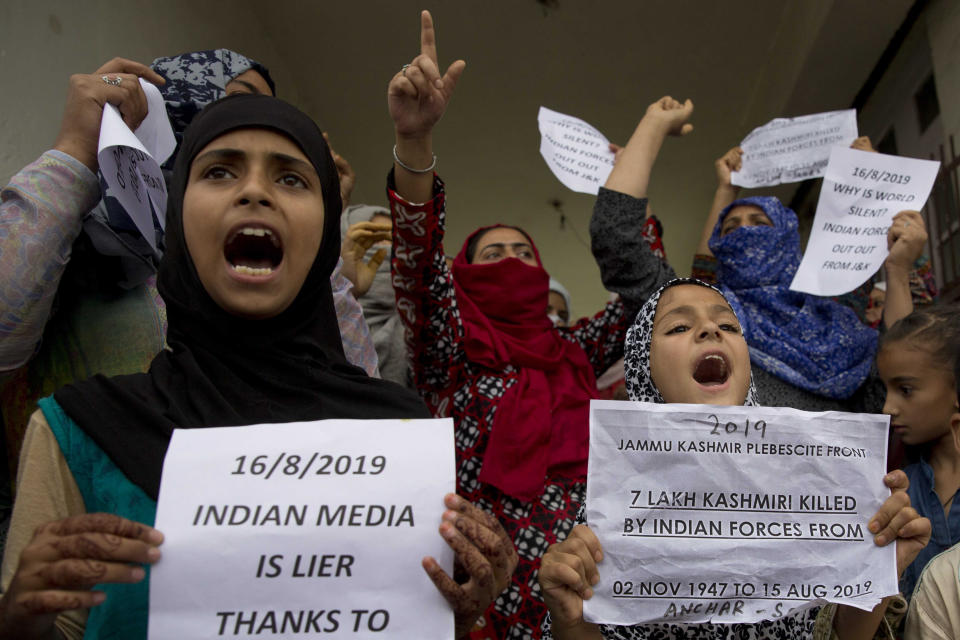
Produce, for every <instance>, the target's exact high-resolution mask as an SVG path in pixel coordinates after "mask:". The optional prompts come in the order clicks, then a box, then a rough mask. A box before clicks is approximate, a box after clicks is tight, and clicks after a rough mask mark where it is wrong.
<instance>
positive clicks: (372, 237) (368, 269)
mask: <svg viewBox="0 0 960 640" xmlns="http://www.w3.org/2000/svg"><path fill="white" fill-rule="evenodd" d="M392 228H393V225H391V224H390V223H378V222H358V223H356V224H353V225H350V228H349V229H347V235H346V237H344V239H343V245H342V246H341V247H340V257H342V258H343V269H342V270H341V273H342V274H343V275H344V277H345V278H347V280H349V281H350V282H352V283H353V295H354V297H356V298H359V297H360V296H362V295H363V294H365V293H366V292H367V291H369V289H370V285H371V284H373V278H374V276H376V275H377V269H378V268H379V267H380V264H381V263H382V262H383V261H384V259H385V258H386V257H387V248H386V247H384V248H382V249H379V250H378V251H377V252H376V253H375V254H373V256H371V257H370V259H369V260H367V261H364V258H365V257H366V255H367V251H368V250H369V249H370V247H372V246H373V245H374V243H377V242H383V241H389V240H390V237H391V229H392Z"/></svg>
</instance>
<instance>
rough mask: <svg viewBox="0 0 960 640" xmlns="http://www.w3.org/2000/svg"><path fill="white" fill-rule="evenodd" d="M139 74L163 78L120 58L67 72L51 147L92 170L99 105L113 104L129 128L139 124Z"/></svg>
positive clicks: (142, 104)
mask: <svg viewBox="0 0 960 640" xmlns="http://www.w3.org/2000/svg"><path fill="white" fill-rule="evenodd" d="M139 78H144V79H145V80H147V81H148V82H152V83H153V84H156V85H162V84H164V83H165V82H166V81H165V80H164V79H163V78H162V77H161V76H160V75H158V74H157V73H156V72H155V71H154V70H153V69H151V68H150V67H148V66H146V65H143V64H140V63H139V62H133V61H132V60H125V59H124V58H114V59H113V60H111V61H110V62H108V63H106V64H105V65H103V66H102V67H100V68H99V69H97V70H96V71H95V72H94V73H92V74H74V75H72V76H70V88H69V90H68V92H67V103H66V106H65V107H64V110H63V121H62V122H61V125H60V133H59V134H58V135H57V140H56V142H55V143H54V145H53V148H54V149H57V150H58V151H63V152H64V153H66V154H68V155H70V156H72V157H74V158H76V159H77V160H79V161H80V162H82V163H83V164H85V165H86V166H87V167H89V168H90V170H91V171H96V170H97V144H98V143H99V141H100V120H101V118H102V117H103V105H105V104H106V103H108V102H109V103H110V104H112V105H114V106H115V107H117V109H119V111H120V115H121V116H123V121H124V122H125V123H126V124H127V126H128V127H130V129H136V128H137V127H138V126H140V123H141V122H142V121H143V119H144V118H145V117H146V116H147V97H146V95H144V93H143V88H142V87H141V86H140V80H139Z"/></svg>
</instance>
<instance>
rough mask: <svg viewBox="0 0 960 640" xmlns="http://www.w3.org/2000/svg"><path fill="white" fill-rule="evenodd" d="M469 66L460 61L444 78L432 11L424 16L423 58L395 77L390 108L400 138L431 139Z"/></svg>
mask: <svg viewBox="0 0 960 640" xmlns="http://www.w3.org/2000/svg"><path fill="white" fill-rule="evenodd" d="M466 66H467V63H466V62H464V61H463V60H457V61H455V62H453V63H452V64H451V65H450V66H449V67H447V70H446V72H445V73H444V74H443V75H442V76H441V75H440V65H439V62H438V59H437V37H436V32H435V30H434V28H433V18H432V17H431V16H430V12H429V11H423V12H422V13H421V14H420V55H418V56H417V57H416V58H414V59H413V60H412V61H411V62H410V64H409V65H408V66H405V67H404V68H403V69H402V70H401V71H400V72H398V73H397V74H396V75H394V76H393V79H392V80H391V81H390V85H389V87H388V88H387V104H388V106H389V107H390V117H391V118H393V123H394V126H395V127H396V131H397V137H398V138H399V137H405V138H422V137H425V136H428V135H429V134H430V132H431V131H433V127H434V126H435V125H436V124H437V122H438V121H439V120H440V118H441V117H442V116H443V114H444V112H445V111H446V109H447V104H449V102H450V98H451V97H452V96H453V90H454V88H455V87H456V85H457V80H459V78H460V74H462V73H463V70H464V68H465V67H466Z"/></svg>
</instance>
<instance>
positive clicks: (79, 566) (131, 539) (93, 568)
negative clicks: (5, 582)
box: [0, 513, 163, 640]
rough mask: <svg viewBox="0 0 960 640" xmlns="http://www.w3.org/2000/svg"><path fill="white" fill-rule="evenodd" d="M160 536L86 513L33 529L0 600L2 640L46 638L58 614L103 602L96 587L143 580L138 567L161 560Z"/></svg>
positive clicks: (136, 525)
mask: <svg viewBox="0 0 960 640" xmlns="http://www.w3.org/2000/svg"><path fill="white" fill-rule="evenodd" d="M162 542H163V534H161V533H160V532H159V531H157V530H156V529H153V528H152V527H148V526H147V525H144V524H140V523H138V522H132V521H130V520H127V519H125V518H121V517H120V516H117V515H113V514H110V513H88V514H83V515H79V516H73V517H70V518H65V519H63V520H56V521H54V522H49V523H47V524H45V525H42V526H40V527H38V528H37V531H36V533H34V536H33V540H31V542H30V544H29V545H27V546H26V547H25V548H24V550H23V552H22V553H21V554H20V563H19V565H18V566H17V572H16V573H15V574H14V576H13V580H12V581H11V582H10V588H9V589H8V590H7V592H6V593H4V594H3V598H2V599H0V639H4V640H6V639H7V638H11V639H12V638H18V639H20V640H26V639H29V638H46V637H49V636H48V635H47V634H49V633H50V632H51V631H52V629H53V621H54V619H55V618H56V616H57V614H58V613H61V612H63V611H69V610H72V609H83V608H90V607H94V606H96V605H98V604H100V603H102V602H103V600H104V597H105V596H104V593H103V592H102V591H91V589H92V588H93V586H94V585H96V584H102V583H107V582H116V583H133V582H140V581H141V580H143V578H144V575H145V572H144V570H143V567H140V566H138V565H140V564H153V563H155V562H156V561H157V560H159V559H160V550H159V549H158V548H157V546H158V545H159V544H160V543H162Z"/></svg>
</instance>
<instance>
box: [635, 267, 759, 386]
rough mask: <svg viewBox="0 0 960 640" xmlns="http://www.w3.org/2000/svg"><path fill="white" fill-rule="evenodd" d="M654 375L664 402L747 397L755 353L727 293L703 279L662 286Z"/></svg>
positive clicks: (652, 347) (653, 348)
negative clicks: (705, 284)
mask: <svg viewBox="0 0 960 640" xmlns="http://www.w3.org/2000/svg"><path fill="white" fill-rule="evenodd" d="M650 376H651V378H652V379H653V383H654V384H655V385H656V386H657V389H659V390H660V395H662V396H663V399H664V401H665V402H688V403H693V404H719V405H742V404H743V403H744V401H745V400H746V398H747V392H748V391H749V389H750V353H749V351H748V349H747V343H746V341H745V340H744V339H743V334H742V333H741V331H740V323H739V322H737V317H736V315H734V313H733V310H732V309H730V305H728V304H727V301H726V300H724V299H723V296H721V295H720V294H719V293H717V292H716V291H714V290H712V289H708V288H707V287H701V286H699V285H677V286H675V287H670V288H669V289H667V290H666V291H664V292H663V294H662V295H661V296H660V302H659V304H658V305H657V313H656V315H654V318H653V338H652V340H651V344H650Z"/></svg>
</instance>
